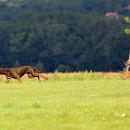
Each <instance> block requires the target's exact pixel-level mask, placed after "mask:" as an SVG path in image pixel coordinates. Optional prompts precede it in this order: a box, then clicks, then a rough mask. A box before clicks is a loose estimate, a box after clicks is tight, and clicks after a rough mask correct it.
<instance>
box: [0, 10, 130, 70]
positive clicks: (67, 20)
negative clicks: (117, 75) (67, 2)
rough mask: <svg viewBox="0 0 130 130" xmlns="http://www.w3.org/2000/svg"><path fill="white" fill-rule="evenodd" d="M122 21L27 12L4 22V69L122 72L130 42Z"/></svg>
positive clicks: (0, 29)
mask: <svg viewBox="0 0 130 130" xmlns="http://www.w3.org/2000/svg"><path fill="white" fill-rule="evenodd" d="M123 28H124V23H123V20H122V19H119V20H111V19H109V18H106V17H105V16H104V15H102V14H98V13H74V12H28V13H27V12H25V13H18V14H16V15H15V16H13V17H11V20H6V21H4V20H3V21H1V22H0V66H1V67H14V66H20V65H35V66H37V67H39V68H40V69H41V70H44V71H46V72H54V71H62V72H66V71H68V72H71V71H119V70H122V68H123V66H124V65H123V62H124V61H125V60H126V59H127V58H128V52H129V47H128V46H129V43H128V40H127V37H126V36H125V34H124V32H123Z"/></svg>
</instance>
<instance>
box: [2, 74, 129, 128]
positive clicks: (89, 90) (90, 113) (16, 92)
mask: <svg viewBox="0 0 130 130" xmlns="http://www.w3.org/2000/svg"><path fill="white" fill-rule="evenodd" d="M0 112H1V113H0V130H129V128H130V123H129V122H130V81H129V80H127V81H123V80H121V79H119V78H117V77H104V76H102V75H97V74H93V73H91V74H88V73H80V74H69V75H68V76H67V74H59V73H56V74H53V75H50V77H49V80H47V81H42V82H41V83H39V82H38V81H37V80H36V79H32V80H26V79H24V80H23V83H22V84H20V83H18V82H17V81H15V80H13V81H11V82H10V84H5V83H3V82H2V81H1V82H0Z"/></svg>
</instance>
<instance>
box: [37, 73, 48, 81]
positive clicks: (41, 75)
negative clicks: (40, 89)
mask: <svg viewBox="0 0 130 130" xmlns="http://www.w3.org/2000/svg"><path fill="white" fill-rule="evenodd" d="M39 76H40V77H42V78H44V79H46V80H47V79H48V77H47V76H45V75H43V74H39Z"/></svg>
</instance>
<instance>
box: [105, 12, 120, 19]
mask: <svg viewBox="0 0 130 130" xmlns="http://www.w3.org/2000/svg"><path fill="white" fill-rule="evenodd" d="M105 15H106V17H108V18H110V19H115V20H118V19H119V15H118V13H117V12H107V13H106V14H105Z"/></svg>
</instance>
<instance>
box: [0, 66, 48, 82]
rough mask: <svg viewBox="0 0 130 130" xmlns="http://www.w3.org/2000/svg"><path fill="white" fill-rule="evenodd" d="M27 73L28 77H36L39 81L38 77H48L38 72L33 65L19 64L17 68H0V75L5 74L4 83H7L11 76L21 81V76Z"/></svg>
mask: <svg viewBox="0 0 130 130" xmlns="http://www.w3.org/2000/svg"><path fill="white" fill-rule="evenodd" d="M25 74H27V75H28V77H29V78H34V77H37V78H38V80H39V81H41V80H40V77H42V78H45V79H48V78H47V77H46V76H44V75H42V74H40V71H39V70H38V69H37V68H36V67H34V66H21V67H17V68H0V75H5V76H6V83H9V81H10V80H11V78H14V79H17V80H18V81H19V82H22V81H21V79H20V78H21V77H22V76H23V75H25Z"/></svg>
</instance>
